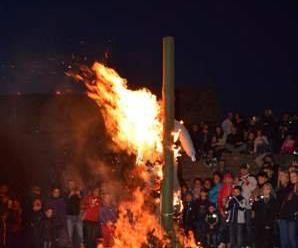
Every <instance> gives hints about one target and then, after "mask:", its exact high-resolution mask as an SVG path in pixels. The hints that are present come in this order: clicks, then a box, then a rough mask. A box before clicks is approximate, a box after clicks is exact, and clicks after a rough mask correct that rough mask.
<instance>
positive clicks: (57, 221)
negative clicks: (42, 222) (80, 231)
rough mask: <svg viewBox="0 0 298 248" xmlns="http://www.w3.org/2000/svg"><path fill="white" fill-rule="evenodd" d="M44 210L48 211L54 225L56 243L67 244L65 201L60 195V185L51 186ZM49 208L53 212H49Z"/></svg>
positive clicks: (61, 245)
mask: <svg viewBox="0 0 298 248" xmlns="http://www.w3.org/2000/svg"><path fill="white" fill-rule="evenodd" d="M45 210H46V211H48V215H49V218H51V221H53V225H54V226H55V232H56V233H57V245H58V246H60V247H65V246H68V244H69V237H68V233H67V225H66V203H65V199H64V198H63V197H62V195H61V189H60V187H58V186H54V187H53V188H52V191H51V195H50V198H49V199H48V200H47V202H46V204H45ZM51 210H52V212H53V213H51ZM52 219H53V220H52Z"/></svg>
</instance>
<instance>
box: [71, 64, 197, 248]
mask: <svg viewBox="0 0 298 248" xmlns="http://www.w3.org/2000/svg"><path fill="white" fill-rule="evenodd" d="M92 70H93V71H94V72H95V74H96V79H95V80H93V81H91V82H90V81H87V82H85V84H86V87H87V89H88V91H87V93H88V96H89V97H90V98H92V99H94V100H95V101H96V103H97V104H98V105H99V106H100V111H101V113H102V115H103V119H104V122H105V126H106V130H107V132H108V133H109V135H110V136H111V137H112V140H113V142H114V143H115V144H116V145H117V147H119V148H120V149H122V150H124V151H126V152H127V153H128V154H133V155H135V156H136V164H138V165H142V166H140V167H138V170H135V172H138V173H139V174H138V175H139V177H140V178H142V179H143V180H144V181H145V182H148V181H150V180H151V179H152V178H153V180H152V181H153V182H152V185H151V187H145V189H143V190H140V189H139V188H138V189H137V190H135V191H134V192H133V195H132V199H130V200H125V201H122V202H121V203H120V204H119V207H118V212H119V216H118V219H117V222H116V223H115V233H114V244H113V246H112V247H113V248H140V247H144V246H148V247H165V246H166V245H167V243H168V240H167V239H166V238H165V233H164V231H163V229H162V227H161V225H160V223H159V218H158V216H159V213H156V212H154V211H158V209H159V208H158V204H159V202H158V201H156V199H155V200H154V199H153V198H150V197H148V196H149V195H150V190H155V191H158V190H159V184H160V181H161V180H162V176H163V175H162V164H161V157H162V156H161V155H162V152H163V151H162V136H163V135H162V134H163V125H162V121H161V105H160V103H159V102H158V101H157V98H156V96H155V95H153V94H152V93H151V92H150V91H149V90H148V89H145V88H143V89H140V90H136V91H133V90H130V89H128V88H127V81H126V80H125V79H123V78H121V77H120V76H119V75H118V73H117V72H116V71H115V70H113V69H111V68H108V67H106V66H104V65H103V64H101V63H95V64H94V65H93V67H92ZM77 78H79V76H77ZM173 136H175V137H177V134H173ZM173 151H175V154H177V155H178V154H179V147H177V146H173ZM147 162H150V164H151V165H153V166H152V168H151V169H148V168H145V166H144V165H145V164H146V163H147ZM156 178H157V179H156ZM156 181H157V182H156ZM147 185H150V183H149V184H147ZM156 185H157V187H155V186H156ZM179 239H181V241H183V242H184V243H186V244H187V245H188V246H187V247H197V246H191V245H193V244H194V242H193V240H194V239H193V238H184V236H183V235H179ZM152 245H153V246H152ZM98 247H103V246H102V245H99V246H98Z"/></svg>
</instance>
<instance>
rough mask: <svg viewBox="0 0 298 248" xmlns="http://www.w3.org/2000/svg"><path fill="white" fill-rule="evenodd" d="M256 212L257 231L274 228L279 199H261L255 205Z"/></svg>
mask: <svg viewBox="0 0 298 248" xmlns="http://www.w3.org/2000/svg"><path fill="white" fill-rule="evenodd" d="M253 210H254V212H255V228H256V231H258V230H264V229H265V228H266V229H273V225H274V221H275V219H276V217H277V211H276V210H277V201H276V199H275V198H273V197H270V198H269V199H268V200H265V199H264V198H263V199H260V200H258V201H256V202H255V203H254V205H253Z"/></svg>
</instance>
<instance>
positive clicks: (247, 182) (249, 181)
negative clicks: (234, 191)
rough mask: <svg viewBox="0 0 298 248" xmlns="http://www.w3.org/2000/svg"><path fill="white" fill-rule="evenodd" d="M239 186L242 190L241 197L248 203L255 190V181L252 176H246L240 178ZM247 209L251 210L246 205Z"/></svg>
mask: <svg viewBox="0 0 298 248" xmlns="http://www.w3.org/2000/svg"><path fill="white" fill-rule="evenodd" d="M239 186H241V188H242V193H241V194H242V196H243V197H244V198H245V200H246V201H247V202H249V200H250V198H251V195H252V193H253V192H254V191H255V189H256V188H257V180H256V179H255V178H254V177H253V176H250V175H249V174H247V175H245V176H242V177H241V178H240V182H239ZM247 208H248V209H251V206H250V205H248V206H247Z"/></svg>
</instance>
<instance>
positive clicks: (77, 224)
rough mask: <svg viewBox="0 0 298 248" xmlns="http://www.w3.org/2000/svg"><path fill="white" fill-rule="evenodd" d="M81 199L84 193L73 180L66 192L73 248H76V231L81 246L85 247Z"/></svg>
mask: <svg viewBox="0 0 298 248" xmlns="http://www.w3.org/2000/svg"><path fill="white" fill-rule="evenodd" d="M81 199H82V192H81V191H80V190H79V187H78V185H77V183H76V182H75V181H73V180H70V181H69V182H68V189H67V192H66V196H65V201H66V214H67V231H68V236H69V239H70V244H71V246H72V247H74V231H75V230H76V233H77V237H78V242H79V244H80V246H81V247H83V246H84V240H83V238H84V237H83V223H82V220H81Z"/></svg>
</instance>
